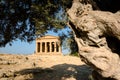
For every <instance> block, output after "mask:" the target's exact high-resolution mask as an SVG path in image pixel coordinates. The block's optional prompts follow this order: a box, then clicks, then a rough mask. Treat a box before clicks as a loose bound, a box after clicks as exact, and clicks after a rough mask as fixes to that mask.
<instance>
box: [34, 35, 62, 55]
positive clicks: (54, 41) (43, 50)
mask: <svg viewBox="0 0 120 80" xmlns="http://www.w3.org/2000/svg"><path fill="white" fill-rule="evenodd" d="M35 52H36V54H62V48H61V41H60V39H59V37H56V36H51V35H47V36H43V37H40V38H37V39H36V51H35Z"/></svg>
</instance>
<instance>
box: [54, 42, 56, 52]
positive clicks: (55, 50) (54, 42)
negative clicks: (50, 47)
mask: <svg viewBox="0 0 120 80" xmlns="http://www.w3.org/2000/svg"><path fill="white" fill-rule="evenodd" d="M54 52H56V42H54Z"/></svg>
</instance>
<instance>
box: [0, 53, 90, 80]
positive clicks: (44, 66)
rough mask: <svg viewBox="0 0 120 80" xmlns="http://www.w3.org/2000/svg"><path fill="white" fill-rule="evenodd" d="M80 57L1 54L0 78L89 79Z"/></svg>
mask: <svg viewBox="0 0 120 80" xmlns="http://www.w3.org/2000/svg"><path fill="white" fill-rule="evenodd" d="M89 74H91V68H90V67H88V66H86V65H85V64H84V63H83V62H81V60H80V58H79V57H74V56H60V55H35V54H33V55H13V54H0V80H88V76H89Z"/></svg>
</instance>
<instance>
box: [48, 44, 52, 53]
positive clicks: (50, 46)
mask: <svg viewBox="0 0 120 80" xmlns="http://www.w3.org/2000/svg"><path fill="white" fill-rule="evenodd" d="M49 45H50V53H51V52H52V43H51V42H50V44H49Z"/></svg>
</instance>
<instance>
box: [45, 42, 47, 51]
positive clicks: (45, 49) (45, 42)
mask: <svg viewBox="0 0 120 80" xmlns="http://www.w3.org/2000/svg"><path fill="white" fill-rule="evenodd" d="M46 52H47V42H45V53H46Z"/></svg>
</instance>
